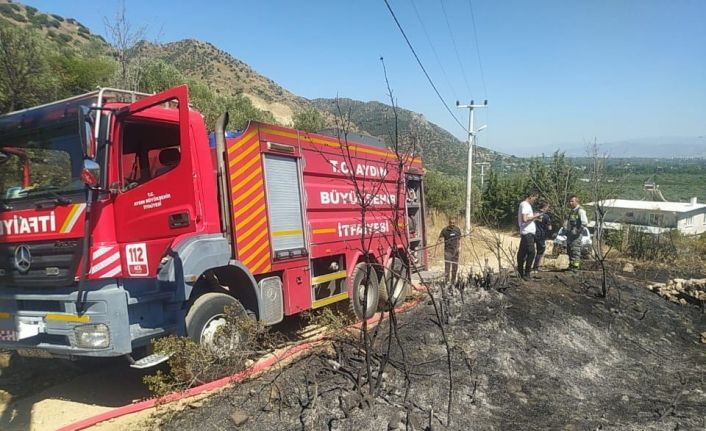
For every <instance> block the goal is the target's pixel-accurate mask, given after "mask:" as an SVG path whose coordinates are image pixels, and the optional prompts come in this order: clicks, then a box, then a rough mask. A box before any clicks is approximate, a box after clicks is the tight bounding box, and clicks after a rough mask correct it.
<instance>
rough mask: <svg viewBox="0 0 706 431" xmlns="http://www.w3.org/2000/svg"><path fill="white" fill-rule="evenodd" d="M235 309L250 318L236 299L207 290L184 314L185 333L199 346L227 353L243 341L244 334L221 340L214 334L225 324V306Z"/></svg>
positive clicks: (238, 313) (240, 315) (242, 315)
mask: <svg viewBox="0 0 706 431" xmlns="http://www.w3.org/2000/svg"><path fill="white" fill-rule="evenodd" d="M228 306H231V307H234V309H235V314H236V316H238V317H242V318H251V316H249V315H248V313H247V311H246V310H245V308H244V307H243V305H242V304H241V303H240V301H238V300H237V299H235V298H233V297H232V296H230V295H226V294H225V293H214V292H209V293H205V294H203V295H201V296H199V297H198V298H197V299H196V301H194V303H193V305H192V306H191V308H190V309H189V312H188V313H187V315H186V333H187V335H188V336H189V337H190V338H191V339H192V340H194V342H196V343H199V344H200V345H201V346H204V347H207V348H211V349H213V350H214V351H215V353H219V352H221V353H223V354H224V355H225V354H227V351H228V350H229V349H232V348H235V347H237V346H235V344H238V343H239V342H241V343H242V342H244V341H245V340H244V339H243V338H244V337H245V336H246V335H245V334H238V336H236V337H235V338H236V339H232V338H231V339H229V340H223V339H221V338H218V337H217V336H216V334H217V332H218V330H219V329H220V328H222V327H223V326H225V325H226V313H225V309H226V307H228Z"/></svg>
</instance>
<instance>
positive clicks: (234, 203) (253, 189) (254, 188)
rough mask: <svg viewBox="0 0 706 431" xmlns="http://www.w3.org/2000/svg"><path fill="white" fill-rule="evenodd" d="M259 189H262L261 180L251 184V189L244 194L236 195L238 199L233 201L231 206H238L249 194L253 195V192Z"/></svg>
mask: <svg viewBox="0 0 706 431" xmlns="http://www.w3.org/2000/svg"><path fill="white" fill-rule="evenodd" d="M260 187H262V178H260V180H258V181H257V182H256V183H255V184H253V185H252V187H250V188H249V189H248V190H247V191H245V193H241V194H240V195H238V197H237V198H235V200H234V201H233V205H238V204H239V203H241V202H242V201H243V200H245V198H247V197H248V196H250V195H251V194H253V193H255V191H257V189H258V188H260Z"/></svg>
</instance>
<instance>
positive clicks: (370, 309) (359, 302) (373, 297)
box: [350, 262, 380, 320]
mask: <svg viewBox="0 0 706 431" xmlns="http://www.w3.org/2000/svg"><path fill="white" fill-rule="evenodd" d="M368 268H369V269H370V270H369V271H368V270H367V269H368ZM366 285H367V286H368V297H367V300H368V301H367V304H363V300H364V299H365V298H364V296H365V286H366ZM379 294H380V286H379V285H378V276H377V273H376V272H375V268H373V266H372V265H369V264H366V263H364V262H363V263H359V264H358V265H356V266H355V268H353V273H352V274H351V297H350V300H351V308H353V313H354V314H355V317H356V318H357V319H358V320H365V319H369V318H371V317H372V316H373V315H374V314H375V311H376V310H377V308H378V299H379Z"/></svg>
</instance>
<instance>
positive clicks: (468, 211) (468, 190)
mask: <svg viewBox="0 0 706 431" xmlns="http://www.w3.org/2000/svg"><path fill="white" fill-rule="evenodd" d="M487 106H488V101H487V100H486V101H484V102H483V104H482V105H474V104H473V101H472V100H471V103H469V104H468V105H461V104H459V102H458V100H457V101H456V107H458V108H461V109H468V171H467V172H468V175H467V176H466V226H465V228H466V234H469V233H471V179H472V178H473V143H474V140H475V135H476V134H477V133H478V132H480V131H481V130H483V129H485V128H486V127H487V126H481V127H479V128H478V130H473V109H474V108H485V107H487Z"/></svg>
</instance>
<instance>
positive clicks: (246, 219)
mask: <svg viewBox="0 0 706 431" xmlns="http://www.w3.org/2000/svg"><path fill="white" fill-rule="evenodd" d="M263 211H265V204H264V203H263V204H262V205H260V206H259V207H257V209H256V210H255V211H253V212H252V213H251V214H250V215H249V216H247V217H246V218H244V219H243V220H242V221H239V222H238V223H237V226H236V229H238V228H240V227H243V226H246V225H247V224H248V223H249V222H250V220H252V219H254V218H255V217H257V216H258V215H259V214H260V213H261V212H263ZM263 220H265V218H264V217H263Z"/></svg>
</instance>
